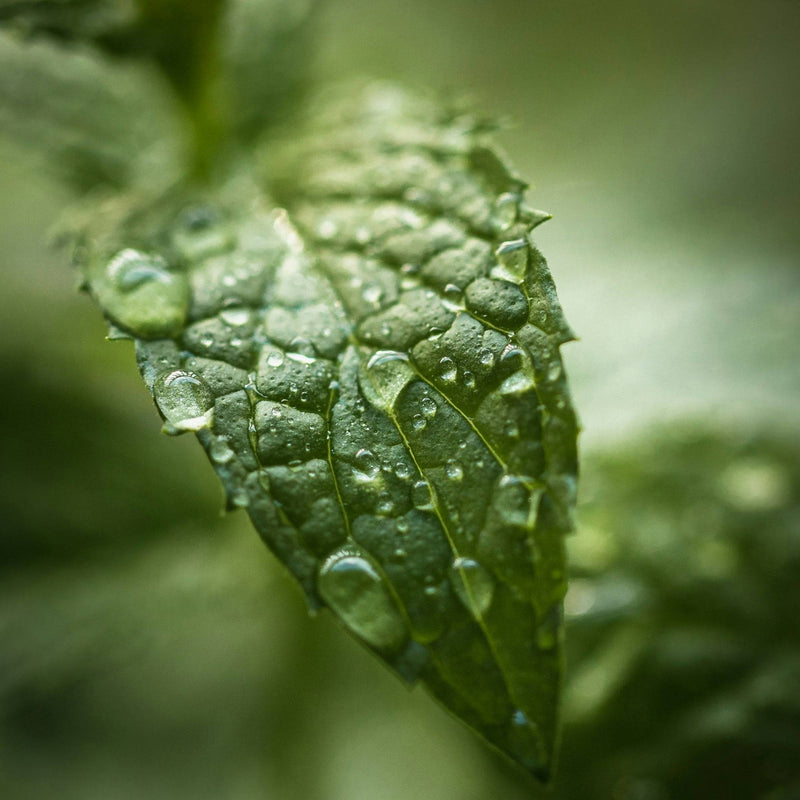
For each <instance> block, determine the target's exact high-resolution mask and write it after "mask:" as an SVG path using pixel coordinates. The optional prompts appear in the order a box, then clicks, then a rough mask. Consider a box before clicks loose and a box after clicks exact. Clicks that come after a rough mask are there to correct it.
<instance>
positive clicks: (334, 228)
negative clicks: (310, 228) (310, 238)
mask: <svg viewBox="0 0 800 800" xmlns="http://www.w3.org/2000/svg"><path fill="white" fill-rule="evenodd" d="M337 233H339V226H338V225H337V224H336V223H335V222H334V221H333V220H332V219H323V220H322V221H321V222H320V223H319V225H318V226H317V236H319V238H320V239H325V240H328V239H333V238H334V237H335V236H336V234H337Z"/></svg>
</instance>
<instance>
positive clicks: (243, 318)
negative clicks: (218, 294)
mask: <svg viewBox="0 0 800 800" xmlns="http://www.w3.org/2000/svg"><path fill="white" fill-rule="evenodd" d="M219 317H220V319H221V320H222V321H223V322H225V323H226V324H228V325H233V327H235V328H238V327H241V326H242V325H247V323H248V322H250V318H251V311H250V309H249V308H242V307H241V306H238V307H235V308H226V309H224V310H222V311H220V312H219Z"/></svg>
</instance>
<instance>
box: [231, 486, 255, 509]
mask: <svg viewBox="0 0 800 800" xmlns="http://www.w3.org/2000/svg"><path fill="white" fill-rule="evenodd" d="M230 502H231V505H232V506H234V507H236V508H247V506H249V505H250V495H249V494H248V493H247V489H245V488H243V487H240V488H239V489H236V491H235V492H234V493H233V494H232V495H231V497H230Z"/></svg>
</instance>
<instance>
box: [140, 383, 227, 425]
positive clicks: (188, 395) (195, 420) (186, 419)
mask: <svg viewBox="0 0 800 800" xmlns="http://www.w3.org/2000/svg"><path fill="white" fill-rule="evenodd" d="M153 394H154V396H155V400H156V404H157V405H158V408H159V409H160V411H161V413H162V414H163V416H164V419H165V420H166V425H165V426H164V429H165V432H167V433H173V434H174V433H183V432H184V431H199V430H200V429H201V428H208V427H210V426H211V421H212V413H213V408H214V396H213V395H212V394H211V390H210V389H209V388H208V386H207V385H206V383H205V381H204V380H203V379H202V378H200V377H199V376H198V375H195V374H194V373H193V372H186V371H184V370H180V369H178V370H165V371H164V372H162V373H161V374H160V375H159V376H158V377H157V378H156V380H155V383H154V385H153Z"/></svg>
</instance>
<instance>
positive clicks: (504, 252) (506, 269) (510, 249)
mask: <svg viewBox="0 0 800 800" xmlns="http://www.w3.org/2000/svg"><path fill="white" fill-rule="evenodd" d="M495 255H496V256H497V260H498V261H499V262H500V268H499V269H496V270H492V274H493V275H494V274H495V272H497V273H498V274H497V275H496V276H495V277H498V278H502V279H505V280H507V281H511V282H513V283H522V281H523V280H524V278H525V273H526V272H527V271H528V243H527V242H526V241H525V239H509V240H508V241H506V242H503V243H502V244H501V245H500V247H498V248H497V250H496V251H495Z"/></svg>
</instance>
